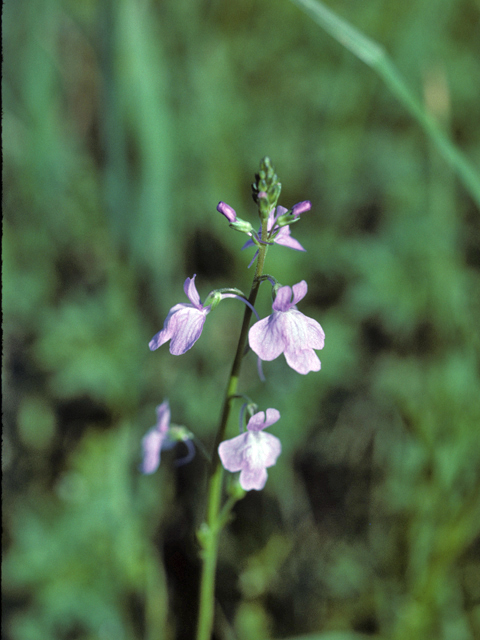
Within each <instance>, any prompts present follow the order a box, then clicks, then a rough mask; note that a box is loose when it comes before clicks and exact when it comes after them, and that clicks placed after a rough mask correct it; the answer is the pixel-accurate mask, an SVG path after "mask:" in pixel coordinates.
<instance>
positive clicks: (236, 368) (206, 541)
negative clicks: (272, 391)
mask: <svg viewBox="0 0 480 640" xmlns="http://www.w3.org/2000/svg"><path fill="white" fill-rule="evenodd" d="M266 238H267V220H264V221H263V222H262V240H266ZM267 248H268V245H266V244H262V245H261V247H260V249H259V251H258V259H257V265H256V269H255V276H254V278H253V283H252V288H251V290H250V295H249V296H248V301H249V302H250V304H251V305H252V307H253V306H254V305H255V300H256V299H257V294H258V290H259V287H260V282H261V281H260V276H261V275H262V273H263V267H264V264H265V256H266V253H267ZM251 319H252V310H251V309H250V307H245V313H244V316H243V322H242V328H241V330H240V337H239V339H238V346H237V351H236V353H235V358H234V361H233V365H232V370H231V372H230V378H229V381H228V386H227V391H226V394H225V399H224V402H223V409H222V416H221V419H220V425H219V427H218V431H217V435H216V438H215V443H214V447H213V455H212V462H211V469H210V484H209V490H208V503H207V520H206V523H205V524H204V525H203V526H202V528H201V530H200V535H199V538H200V540H201V544H202V547H203V552H202V560H203V565H202V577H201V581H200V603H199V616H198V628H197V640H210V638H211V635H212V628H213V619H214V613H215V571H216V568H217V556H218V539H219V535H220V532H221V530H222V528H223V526H224V524H225V522H226V520H227V516H228V513H227V512H226V509H227V508H229V509H230V510H231V509H232V508H233V506H234V504H235V502H236V500H232V499H231V500H230V501H229V502H228V503H227V505H225V507H224V509H223V511H222V513H221V514H220V505H221V500H222V487H223V467H222V465H221V464H220V458H219V457H218V453H217V450H218V445H219V444H220V443H221V442H222V441H223V440H224V438H225V431H226V428H227V423H228V418H229V416H230V409H231V405H232V401H233V400H234V396H235V395H236V393H237V387H238V379H239V376H240V368H241V365H242V359H243V356H244V353H245V347H246V344H247V338H248V330H249V328H250V320H251Z"/></svg>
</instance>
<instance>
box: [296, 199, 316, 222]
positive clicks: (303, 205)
mask: <svg viewBox="0 0 480 640" xmlns="http://www.w3.org/2000/svg"><path fill="white" fill-rule="evenodd" d="M311 208H312V203H311V202H310V200H304V201H303V202H298V203H297V204H295V205H294V206H293V209H292V214H293V215H294V216H295V217H296V218H297V217H298V216H299V215H300V214H302V213H305V212H306V211H310V209H311Z"/></svg>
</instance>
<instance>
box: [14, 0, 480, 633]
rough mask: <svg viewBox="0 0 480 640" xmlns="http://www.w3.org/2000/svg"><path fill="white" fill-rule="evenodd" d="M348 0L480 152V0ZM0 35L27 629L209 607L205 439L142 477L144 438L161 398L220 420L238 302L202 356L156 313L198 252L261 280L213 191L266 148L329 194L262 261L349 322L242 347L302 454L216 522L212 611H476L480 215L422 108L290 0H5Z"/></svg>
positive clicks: (404, 629) (164, 626) (232, 281)
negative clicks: (316, 341) (200, 531)
mask: <svg viewBox="0 0 480 640" xmlns="http://www.w3.org/2000/svg"><path fill="white" fill-rule="evenodd" d="M329 6H331V8H332V10H334V11H336V12H337V13H338V14H339V15H343V16H348V21H349V23H350V24H351V25H355V28H358V29H359V30H360V31H361V33H364V34H368V37H369V38H371V39H372V40H373V41H375V42H377V43H379V44H380V46H381V47H382V48H384V49H385V50H387V51H388V52H389V55H390V56H391V59H392V62H393V64H394V65H395V68H396V69H397V70H398V72H399V73H400V74H401V76H402V77H404V78H405V81H406V83H407V85H408V86H409V87H411V88H412V91H413V92H414V95H416V96H422V97H423V106H422V108H423V109H424V110H425V113H427V114H428V116H427V117H428V118H430V119H434V120H435V121H436V122H437V123H438V124H437V126H438V127H440V128H441V129H442V131H444V132H445V136H446V137H448V138H450V139H452V141H453V143H454V144H455V145H456V147H457V148H458V149H459V150H461V152H462V153H464V154H465V156H466V157H468V158H469V159H470V162H471V164H472V166H475V167H478V166H480V127H479V123H478V101H479V98H480V95H479V93H480V91H479V88H478V87H479V85H478V83H477V82H475V81H474V79H475V77H476V75H478V64H477V60H478V55H479V51H478V49H479V47H478V42H479V40H478V29H476V27H475V24H477V23H478V6H476V5H475V3H472V2H468V1H465V2H463V1H462V2H453V0H448V1H447V2H445V3H443V5H442V11H438V8H436V7H434V6H432V5H431V3H428V2H426V0H415V1H414V2H411V3H408V4H398V3H397V4H395V3H389V4H385V3H382V2H380V1H379V0H369V2H368V3H354V2H343V3H330V5H329ZM4 59H5V64H4V77H3V98H4V123H3V124H4V130H3V142H4V160H5V162H4V171H3V182H4V195H3V198H4V211H5V216H4V240H3V251H4V262H3V305H4V332H5V333H4V350H5V355H4V361H3V367H4V370H3V372H4V376H3V380H4V386H3V399H4V440H3V467H4V531H5V534H4V548H5V556H4V557H5V559H4V574H3V577H4V613H6V618H5V620H6V623H5V624H4V634H5V638H6V639H7V640H10V639H11V640H37V639H38V640H44V639H45V638H52V639H55V640H56V639H58V640H63V639H67V638H68V639H71V638H79V639H82V640H83V639H89V640H90V639H99V640H100V639H102V640H104V639H108V638H115V640H118V639H121V638H125V639H128V640H130V639H132V640H133V639H136V638H148V639H150V638H152V640H153V638H165V640H169V639H170V638H177V639H182V638H190V637H192V632H193V628H194V625H195V606H196V605H195V603H196V591H197V572H198V560H197V547H196V544H195V541H194V530H195V527H196V526H198V524H199V521H200V519H201V517H202V504H203V493H202V489H203V483H204V479H205V463H204V461H203V460H202V458H201V456H200V455H198V456H197V458H196V459H195V461H194V462H193V463H192V464H191V465H189V466H187V467H180V468H178V469H175V468H174V466H173V464H172V463H173V458H174V457H175V455H176V454H175V452H166V453H165V455H164V457H163V460H162V465H161V469H160V471H159V473H158V474H157V475H156V476H153V477H149V478H144V477H139V474H138V469H137V465H138V462H139V455H140V451H139V443H140V438H141V436H142V435H143V433H144V432H145V431H146V430H147V429H148V428H149V427H150V426H151V424H153V419H154V408H155V405H157V404H159V403H160V402H161V401H162V400H163V398H164V397H169V398H170V403H171V406H172V413H173V415H172V417H173V420H174V421H175V422H177V423H179V424H185V425H186V426H187V427H188V428H189V429H191V430H192V431H194V432H195V434H196V435H197V436H198V437H199V438H201V439H202V440H203V441H204V442H205V443H206V444H207V445H208V444H210V443H211V441H212V439H213V434H214V430H215V425H216V422H217V420H218V414H219V411H220V396H221V393H222V392H223V386H224V384H225V382H224V381H225V377H226V374H227V372H228V369H229V367H230V362H231V357H232V354H233V351H234V348H235V340H236V336H237V333H238V329H239V324H240V316H241V311H240V305H238V304H237V302H236V301H233V300H230V301H226V302H225V303H224V304H222V305H221V306H220V307H219V308H218V310H216V311H215V314H212V315H211V316H209V318H208V322H207V323H206V326H205V329H204V333H203V335H202V339H201V340H200V341H199V342H198V343H197V344H196V345H195V348H194V349H193V350H192V351H189V352H188V353H187V354H186V355H185V356H183V357H182V358H175V357H174V356H171V355H170V354H169V352H168V349H167V348H166V347H165V348H163V349H161V350H159V351H157V352H155V353H154V354H151V353H149V352H148V348H147V343H148V340H149V339H150V338H151V336H152V335H153V334H154V333H155V332H156V331H158V329H159V328H160V327H161V326H162V323H163V320H164V318H165V315H166V313H167V312H168V309H169V308H170V307H171V306H172V305H173V304H175V303H177V302H180V301H182V300H183V299H184V294H183V290H182V284H183V281H184V279H185V277H186V276H191V275H192V274H193V273H197V274H198V276H197V284H198V288H199V291H200V295H201V296H202V298H205V296H206V295H207V293H208V292H209V291H210V290H211V289H212V288H214V287H217V286H229V285H231V286H239V287H240V288H243V289H248V286H249V283H250V279H251V277H252V274H251V273H250V272H248V271H247V270H246V264H247V263H248V261H249V260H250V257H251V255H250V253H249V254H248V255H247V253H248V252H247V251H246V252H245V253H241V252H240V247H241V246H242V244H243V239H242V238H241V237H240V236H239V234H236V233H230V231H229V229H228V227H227V225H226V223H225V220H224V218H223V217H222V216H220V215H219V214H218V213H217V212H216V211H215V207H216V204H217V203H218V201H219V200H224V201H226V202H228V203H229V204H231V205H232V206H233V207H235V209H236V210H237V212H238V213H239V215H240V216H241V217H242V218H246V219H249V216H252V215H254V206H253V202H252V201H251V199H250V194H249V185H250V183H251V181H252V179H253V174H254V172H255V171H256V170H257V167H258V162H259V160H260V158H261V157H262V156H264V155H265V154H268V155H270V156H271V158H272V160H273V162H274V163H275V165H276V168H277V173H278V174H279V176H280V178H281V180H282V182H283V195H282V199H281V203H282V204H284V205H285V206H291V205H292V204H294V203H295V202H297V201H300V200H304V199H310V200H311V201H312V211H311V212H309V213H308V214H306V215H305V216H303V219H302V222H301V223H300V224H299V225H298V226H295V229H294V231H293V235H294V236H295V237H296V238H298V239H299V241H300V242H301V243H302V244H303V245H304V246H305V247H306V249H307V253H306V254H299V253H296V252H293V251H291V252H289V251H288V250H287V249H284V248H282V247H276V248H275V251H273V250H272V251H271V252H269V255H268V258H267V259H268V265H267V271H268V272H269V273H272V274H273V275H275V276H276V277H277V278H278V279H279V280H280V281H281V282H282V283H285V284H287V283H289V284H292V283H294V282H298V281H299V280H301V279H306V280H307V282H308V284H309V293H308V295H307V297H306V298H305V300H304V301H302V304H303V307H302V310H303V311H304V312H305V313H307V314H309V315H311V316H313V317H315V318H316V319H317V320H319V321H320V322H321V324H322V326H323V327H324V329H325V332H326V335H327V342H326V347H325V349H324V351H323V352H321V353H320V357H321V360H322V371H321V372H320V373H319V374H309V375H308V376H306V377H303V376H298V375H296V374H294V372H292V371H291V370H289V369H288V368H287V367H286V365H285V363H284V361H283V359H279V360H278V361H275V362H273V363H266V364H265V367H264V368H265V373H266V375H267V382H266V384H265V385H262V384H261V383H260V382H259V381H258V377H257V375H256V367H255V362H254V361H253V359H247V360H246V362H245V368H244V371H243V374H242V381H241V388H242V390H243V391H245V392H246V393H248V394H249V395H251V396H252V397H253V398H254V400H255V401H257V402H258V403H259V405H260V407H261V408H266V407H268V406H275V407H277V408H278V409H279V410H280V412H281V414H282V419H281V421H279V423H278V424H277V425H276V430H275V435H277V436H278V437H280V438H281V440H282V444H283V453H282V456H281V458H280V459H279V462H278V464H277V466H276V467H274V468H273V469H271V470H270V471H269V480H268V483H267V486H266V489H265V491H263V492H261V493H255V492H251V493H250V494H249V495H248V496H247V498H246V499H245V500H244V501H242V503H240V504H239V505H238V507H237V512H236V520H235V521H234V522H233V523H232V524H231V526H230V528H229V530H228V532H227V533H226V535H225V539H224V541H223V545H222V549H221V557H220V566H219V576H218V592H217V598H218V602H219V614H218V629H217V635H218V637H222V638H230V637H237V638H238V639H239V640H243V639H245V640H247V639H248V640H256V639H257V638H258V639H259V640H260V639H262V640H265V639H266V638H267V637H269V638H281V637H292V638H293V637H298V636H299V635H300V636H302V634H303V636H306V637H310V636H312V634H313V636H312V640H313V638H317V637H325V638H329V634H330V635H331V636H332V637H335V634H337V636H339V637H342V635H341V634H343V636H344V637H349V635H348V634H350V635H351V634H354V637H357V636H359V635H360V637H361V636H362V635H366V636H369V637H372V636H373V637H379V638H384V639H386V638H392V639H400V638H402V639H403V638H406V637H408V638H411V639H412V640H415V639H416V638H419V639H420V638H421V639H422V640H424V639H425V638H432V639H433V638H434V639H435V640H438V639H442V640H451V639H453V638H455V640H474V638H475V637H477V636H478V635H480V608H479V607H480V605H479V597H480V588H479V582H478V569H479V566H480V565H479V562H480V561H479V542H478V540H479V537H478V535H479V529H480V525H479V522H480V514H479V505H480V495H479V490H480V479H479V473H478V469H479V468H480V464H479V463H480V444H479V442H478V437H477V434H478V425H479V424H480V415H479V404H478V396H479V391H480V382H479V350H480V346H479V332H478V320H477V318H478V317H479V315H480V283H479V269H480V217H479V211H478V207H477V205H476V204H475V201H474V198H473V197H472V194H471V193H469V190H468V188H466V186H465V185H464V184H462V183H461V182H460V181H458V182H457V180H456V177H455V174H454V172H453V171H452V169H451V168H450V167H449V166H448V164H447V163H446V162H445V161H444V159H443V158H442V157H441V154H439V153H438V150H437V149H436V148H435V146H434V145H433V144H432V142H431V141H429V140H428V139H427V138H426V137H425V136H424V135H423V134H422V133H421V132H420V129H419V127H418V125H417V124H416V123H415V122H414V120H412V118H411V117H410V116H409V115H408V113H407V112H406V111H405V108H404V106H402V105H401V104H400V103H399V102H398V101H397V100H396V99H395V98H394V97H393V96H392V94H391V93H390V92H389V91H388V90H387V88H386V87H385V86H384V85H383V84H381V83H380V82H379V81H378V79H377V78H376V77H375V75H374V74H372V73H371V71H370V70H369V69H368V68H367V67H366V66H365V65H364V64H363V63H362V62H360V61H359V60H358V59H356V58H355V57H354V56H353V55H352V54H351V53H350V52H349V51H347V50H345V49H343V48H342V47H340V46H339V44H338V43H337V42H335V41H334V40H333V39H331V38H330V37H328V36H325V35H324V33H323V31H322V30H320V29H319V28H318V25H316V24H314V23H313V22H312V21H311V20H310V19H309V17H308V16H306V15H303V14H302V13H301V12H299V11H298V8H297V7H295V6H293V4H291V3H288V2H284V3H278V2H273V1H268V2H262V3H260V2H258V1H257V0H248V1H246V2H239V1H235V2H229V3H221V2H218V1H217V2H197V3H192V2H189V1H187V0H177V2H173V1H172V0H165V1H163V2H142V3H140V2H134V1H133V0H121V1H119V2H111V1H108V2H96V1H95V0H90V1H89V2H82V3H78V2H71V1H68V0H46V1H42V2H40V1H39V0H38V1H34V0H30V1H28V2H24V3H15V4H9V5H8V6H6V7H5V11H4ZM250 219H251V218H250ZM252 222H254V220H252ZM268 300H269V294H268V293H267V292H264V293H263V294H262V295H261V296H260V298H259V304H258V308H259V311H260V312H261V313H266V312H267V309H268V304H269V303H268ZM231 428H232V433H233V431H234V429H235V428H236V427H235V426H234V425H233V423H232V427H231ZM181 455H183V451H181V450H179V451H178V456H181Z"/></svg>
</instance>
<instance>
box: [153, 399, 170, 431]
mask: <svg viewBox="0 0 480 640" xmlns="http://www.w3.org/2000/svg"><path fill="white" fill-rule="evenodd" d="M156 412H157V424H156V429H157V431H159V432H160V433H166V432H167V431H168V427H169V426H170V405H169V403H168V400H164V401H163V402H162V404H159V405H158V407H157V408H156Z"/></svg>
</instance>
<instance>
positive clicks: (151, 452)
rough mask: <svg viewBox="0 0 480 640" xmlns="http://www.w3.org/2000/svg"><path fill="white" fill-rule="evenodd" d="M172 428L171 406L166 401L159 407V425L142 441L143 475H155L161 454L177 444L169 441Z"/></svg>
mask: <svg viewBox="0 0 480 640" xmlns="http://www.w3.org/2000/svg"><path fill="white" fill-rule="evenodd" d="M169 428H170V405H169V404H168V400H164V402H162V404H160V405H159V406H158V407H157V424H156V425H155V426H154V427H152V428H151V429H150V431H148V432H147V434H146V435H145V436H144V437H143V440H142V448H143V462H142V464H141V467H140V469H141V471H142V473H154V472H155V471H156V470H157V469H158V465H159V464H160V452H161V450H162V449H169V448H171V447H172V446H173V445H174V444H175V443H174V442H171V441H170V440H169V439H168V432H169Z"/></svg>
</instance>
